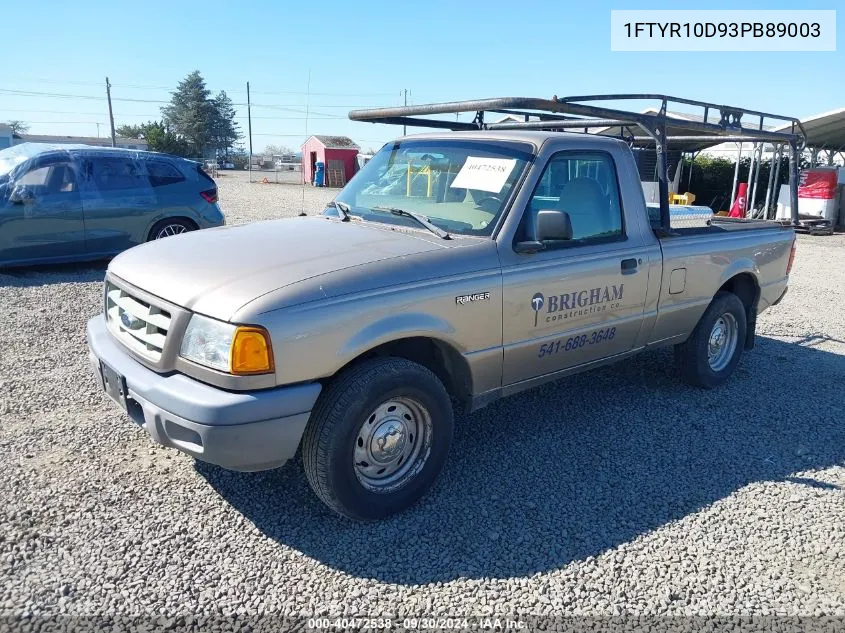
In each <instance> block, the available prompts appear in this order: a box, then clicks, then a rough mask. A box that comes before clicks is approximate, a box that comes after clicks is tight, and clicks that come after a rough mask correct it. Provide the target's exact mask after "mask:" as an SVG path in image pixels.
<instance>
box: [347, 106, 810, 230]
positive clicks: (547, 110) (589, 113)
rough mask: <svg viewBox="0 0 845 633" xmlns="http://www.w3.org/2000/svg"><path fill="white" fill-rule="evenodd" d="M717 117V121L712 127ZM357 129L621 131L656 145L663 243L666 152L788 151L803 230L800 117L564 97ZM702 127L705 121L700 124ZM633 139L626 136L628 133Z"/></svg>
mask: <svg viewBox="0 0 845 633" xmlns="http://www.w3.org/2000/svg"><path fill="white" fill-rule="evenodd" d="M602 101H623V102H624V101H657V102H659V104H660V105H659V108H657V109H655V110H654V111H646V112H634V111H631V110H620V109H616V108H609V107H605V106H604V105H600V104H599V103H598V102H602ZM672 104H680V105H683V106H688V107H690V106H691V107H692V108H694V109H695V108H697V109H699V111H698V112H696V113H687V112H684V114H683V116H685V117H686V116H692V117H694V119H687V118H679V117H678V116H673V115H672V114H671V113H670V111H669V108H670V106H671V105H672ZM461 113H474V114H475V116H474V118H473V120H472V122H471V123H468V122H466V121H457V120H454V121H451V120H447V119H444V118H424V117H433V116H436V115H444V114H452V115H455V114H461ZM485 113H492V114H507V115H511V116H521V117H523V118H524V120H523V121H506V122H501V123H487V122H486V121H485ZM712 115H717V117H718V121H717V122H712V121H711V119H712ZM744 116H747V117H749V119H753V121H754V122H753V124H752V125H743V122H742V118H743V117H744ZM349 118H350V119H352V120H353V121H365V122H370V123H388V124H394V125H407V126H412V127H426V128H435V129H445V130H455V131H473V130H547V131H571V130H574V131H583V132H584V133H588V132H589V130H591V129H593V130H595V129H602V128H609V127H619V128H620V130H622V133H623V138H624V139H625V140H627V141H628V142H629V143H631V144H633V143H634V142H635V141H642V140H644V139H649V140H652V141H654V143H655V148H656V150H657V178H658V191H659V195H660V229H659V231H660V232H661V233H662V234H664V235H671V234H672V230H671V224H670V214H669V173H668V172H669V163H668V161H667V158H666V156H667V150H668V146H669V144H670V143H671V141H672V140H675V141H676V142H711V141H712V142H713V144H714V145H715V144H718V143H722V142H728V141H735V142H752V143H754V142H757V143H772V144H775V145H779V144H783V145H789V148H790V153H789V185H790V207H791V211H792V225H793V226H798V159H799V155H800V154H799V152H801V151H802V150H803V149H804V146H805V144H806V143H805V139H806V133H805V132H804V127H803V126H802V125H801V121H799V120H798V119H797V118H795V117H790V116H783V115H778V114H769V113H766V112H759V111H757V110H748V109H745V108H739V107H735V106H726V105H718V104H715V103H707V102H704V101H695V100H692V99H683V98H679V97H670V96H668V95H662V94H607V95H580V96H575V97H561V98H559V97H557V96H554V97H552V98H551V99H541V98H534V97H499V98H493V99H475V100H470V101H452V102H446V103H430V104H422V105H410V106H396V107H389V108H373V109H366V110H353V111H351V112H350V113H349ZM699 119H700V120H699ZM635 128H639V129H640V130H642V131H643V132H645V134H646V136H645V137H642V136H640V137H637V136H634V133H633V130H634V129H635ZM667 128H673V129H678V130H683V131H684V132H685V133H684V134H683V135H678V134H674V135H671V134H670V135H667V133H666V130H667ZM626 132H627V136H625V133H626Z"/></svg>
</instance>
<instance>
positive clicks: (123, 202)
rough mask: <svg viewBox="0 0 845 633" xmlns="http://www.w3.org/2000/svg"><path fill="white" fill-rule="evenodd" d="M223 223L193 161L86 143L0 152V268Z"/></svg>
mask: <svg viewBox="0 0 845 633" xmlns="http://www.w3.org/2000/svg"><path fill="white" fill-rule="evenodd" d="M224 223H225V222H224V218H223V213H222V212H221V211H220V208H219V207H218V205H217V185H216V184H215V182H214V180H212V179H211V177H210V176H209V175H208V174H207V173H206V172H205V171H203V169H202V166H201V165H199V164H198V163H196V162H194V161H189V160H185V159H183V158H177V157H175V156H170V155H168V154H158V153H155V152H139V151H134V150H124V149H116V148H103V147H91V146H87V145H50V144H41V143H24V144H22V145H17V146H15V147H11V148H8V149H5V150H1V151H0V267H5V266H22V265H28V264H36V263H58V262H70V261H82V260H94V259H100V258H104V257H109V256H112V255H115V254H117V253H119V252H121V251H124V250H126V249H127V248H130V247H132V246H135V245H137V244H141V243H143V242H148V241H150V240H155V239H160V238H162V237H168V236H170V235H176V234H178V233H185V232H186V231H193V230H196V229H205V228H210V227H215V226H222V225H223V224H224Z"/></svg>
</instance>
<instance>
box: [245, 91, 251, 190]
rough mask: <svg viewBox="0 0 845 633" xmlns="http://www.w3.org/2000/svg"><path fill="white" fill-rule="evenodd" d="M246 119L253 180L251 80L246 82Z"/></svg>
mask: <svg viewBox="0 0 845 633" xmlns="http://www.w3.org/2000/svg"><path fill="white" fill-rule="evenodd" d="M246 121H247V127H248V128H249V181H250V182H252V106H251V102H250V100H249V82H246Z"/></svg>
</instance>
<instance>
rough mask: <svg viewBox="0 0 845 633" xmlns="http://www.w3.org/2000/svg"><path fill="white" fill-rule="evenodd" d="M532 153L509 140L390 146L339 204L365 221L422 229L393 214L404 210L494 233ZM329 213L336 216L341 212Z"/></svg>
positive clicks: (466, 231)
mask: <svg viewBox="0 0 845 633" xmlns="http://www.w3.org/2000/svg"><path fill="white" fill-rule="evenodd" d="M532 155H533V154H532V147H531V146H530V145H528V144H525V143H513V142H506V141H481V140H429V139H425V140H405V141H401V142H395V143H389V144H388V145H385V146H384V147H383V148H382V149H381V151H379V152H378V153H377V154H376V155H375V156H374V157H373V158H372V160H370V161H369V162H368V163H367V164H366V165H365V166H364V167H363V168H362V169H361V171H359V172H358V173H357V174H356V175H355V178H353V179H352V180H351V181H350V182H349V184H348V185H347V186H346V187H345V188H344V189H343V191H342V192H341V193H340V194H339V195H338V196H337V201H338V202H343V203H346V204H347V205H348V206H349V213H350V214H351V215H357V216H361V217H362V218H363V219H365V220H371V221H374V222H384V223H389V224H401V225H403V226H410V227H418V226H419V224H418V223H417V222H415V221H414V220H413V219H411V218H408V217H404V216H401V215H396V214H392V213H390V212H389V210H390V209H402V210H404V211H410V212H413V213H418V214H421V215H423V216H425V217H426V218H428V220H429V221H430V222H431V223H432V224H434V225H436V226H438V227H440V228H442V229H444V230H446V231H448V232H449V233H452V234H458V235H478V236H484V235H490V234H491V232H492V231H493V227H494V226H495V224H496V221H497V220H498V218H499V216H500V215H501V213H502V211H503V210H504V206H505V204H506V202H507V199H508V197H509V196H510V194H511V192H512V191H513V188H514V185H515V184H516V182H517V180H518V179H519V177H520V175H521V174H522V172H523V171H524V169H525V166H526V164H527V163H528V162H529V161H530V160H531V157H532ZM386 211H387V212H386ZM326 213H327V214H331V215H334V214H336V213H337V209H335V208H330V209H327V210H326Z"/></svg>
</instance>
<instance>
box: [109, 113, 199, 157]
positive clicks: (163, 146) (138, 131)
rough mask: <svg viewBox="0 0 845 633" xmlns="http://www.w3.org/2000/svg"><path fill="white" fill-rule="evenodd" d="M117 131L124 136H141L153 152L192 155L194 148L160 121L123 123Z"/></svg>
mask: <svg viewBox="0 0 845 633" xmlns="http://www.w3.org/2000/svg"><path fill="white" fill-rule="evenodd" d="M115 132H116V133H117V134H118V135H120V136H122V137H124V138H141V139H144V140H145V141H146V142H147V147H148V148H149V149H150V150H151V151H153V152H164V153H165V154H174V155H175V156H185V157H190V156H192V155H193V148H192V147H191V146H190V144H189V143H188V142H187V141H186V140H185V139H184V138H182V137H180V136H178V135H176V134H174V133H173V132H171V131H169V130H168V129H167V126H166V125H165V124H164V123H162V122H160V121H147V122H146V123H141V124H140V125H121V126H119V127H118V128H117V129H116V130H115Z"/></svg>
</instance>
